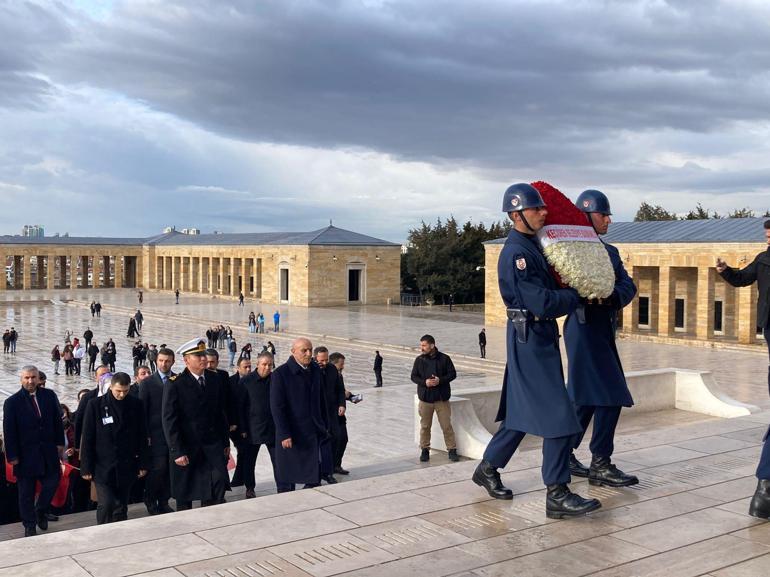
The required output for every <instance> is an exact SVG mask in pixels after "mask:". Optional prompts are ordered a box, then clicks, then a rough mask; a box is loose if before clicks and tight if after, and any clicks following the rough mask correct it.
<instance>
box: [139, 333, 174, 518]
mask: <svg viewBox="0 0 770 577" xmlns="http://www.w3.org/2000/svg"><path fill="white" fill-rule="evenodd" d="M156 365H157V369H158V370H157V371H155V372H154V373H153V374H152V375H151V376H149V377H147V378H146V379H144V380H143V381H142V382H141V383H139V398H140V399H141V401H142V403H144V415H145V418H146V420H147V437H148V439H149V442H150V448H149V452H150V463H149V469H148V471H147V479H146V480H145V487H144V504H145V506H146V507H147V512H148V513H149V514H150V515H158V514H160V513H173V512H174V510H173V509H172V508H171V507H170V506H169V504H168V500H169V499H170V498H171V481H170V479H169V461H168V444H167V443H166V436H165V435H164V434H163V389H164V388H165V387H166V384H167V383H168V381H169V379H170V378H171V377H173V376H174V374H175V373H174V371H172V370H171V367H173V366H174V351H172V350H171V349H168V348H162V349H160V350H159V351H158V358H157V360H156Z"/></svg>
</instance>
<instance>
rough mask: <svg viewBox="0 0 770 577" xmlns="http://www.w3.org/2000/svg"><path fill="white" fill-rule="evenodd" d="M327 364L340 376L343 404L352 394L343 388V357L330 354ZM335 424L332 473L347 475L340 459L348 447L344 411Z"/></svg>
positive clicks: (340, 413)
mask: <svg viewBox="0 0 770 577" xmlns="http://www.w3.org/2000/svg"><path fill="white" fill-rule="evenodd" d="M329 362H330V363H331V364H332V365H334V366H335V368H336V369H337V372H338V373H339V375H340V384H341V385H342V390H343V391H344V393H345V396H344V401H343V402H345V401H348V400H351V398H352V397H353V394H352V393H351V392H350V391H348V389H347V387H345V378H344V377H343V375H342V372H343V371H344V370H345V355H343V354H342V353H332V354H330V355H329ZM357 399H360V397H357V398H356V399H352V402H354V403H356V402H358V400H357ZM346 406H347V403H345V405H344V406H343V408H347V407H346ZM337 422H338V426H339V436H338V437H337V442H336V443H335V444H334V472H335V473H337V474H338V475H349V474H350V471H348V470H347V469H344V468H343V467H342V457H344V456H345V449H346V448H347V446H348V417H347V411H346V410H345V411H340V412H339V416H338V417H337Z"/></svg>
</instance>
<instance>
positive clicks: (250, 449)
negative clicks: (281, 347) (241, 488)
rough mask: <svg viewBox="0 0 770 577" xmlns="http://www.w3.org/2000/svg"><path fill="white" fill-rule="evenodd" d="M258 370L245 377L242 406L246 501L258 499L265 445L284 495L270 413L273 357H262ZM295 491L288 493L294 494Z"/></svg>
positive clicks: (241, 463)
mask: <svg viewBox="0 0 770 577" xmlns="http://www.w3.org/2000/svg"><path fill="white" fill-rule="evenodd" d="M256 364H257V368H256V369H255V370H254V372H253V373H250V374H249V375H248V376H246V377H244V378H243V380H242V381H241V384H242V386H243V397H242V402H241V403H239V410H240V419H239V422H240V424H241V426H240V428H241V438H242V441H241V443H240V449H239V456H238V465H239V466H240V467H241V469H242V473H243V483H244V485H246V498H247V499H252V498H254V497H256V494H255V493H254V487H255V486H256V478H255V475H254V467H255V466H256V464H257V455H258V454H259V448H260V447H261V446H262V445H265V446H266V447H267V452H268V453H269V454H270V462H271V463H272V465H273V477H274V478H275V479H276V488H277V489H278V492H279V493H280V492H282V489H284V487H282V486H281V485H279V483H278V479H277V476H276V469H275V423H274V422H273V415H272V414H271V413H270V375H271V373H272V372H273V355H271V354H270V353H268V352H263V353H260V354H259V356H258V357H257V360H256ZM291 488H292V487H287V488H286V489H288V490H291Z"/></svg>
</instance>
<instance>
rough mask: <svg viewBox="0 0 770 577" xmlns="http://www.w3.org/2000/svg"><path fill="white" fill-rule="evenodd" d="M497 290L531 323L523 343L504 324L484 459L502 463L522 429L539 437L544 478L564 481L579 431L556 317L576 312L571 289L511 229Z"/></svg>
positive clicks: (532, 243) (529, 239)
mask: <svg viewBox="0 0 770 577" xmlns="http://www.w3.org/2000/svg"><path fill="white" fill-rule="evenodd" d="M497 268H498V271H497V272H498V279H499V286H500V294H501V296H502V298H503V301H504V302H505V306H506V307H508V308H512V309H526V310H527V311H529V314H530V317H531V321H530V322H529V330H528V334H527V337H526V342H525V343H522V342H519V340H520V339H521V338H522V337H523V335H519V337H520V339H517V334H516V328H515V327H514V324H513V323H512V322H511V321H509V322H508V323H507V333H506V339H507V343H508V354H507V365H506V369H505V377H504V381H503V391H502V395H501V397H500V408H499V410H498V414H497V419H496V420H497V421H501V424H500V428H499V430H498V431H497V432H496V433H495V435H494V436H493V437H492V440H491V441H490V443H489V446H488V447H487V449H486V451H485V452H484V460H486V461H488V462H489V463H490V464H491V465H492V466H493V467H495V468H502V467H505V466H506V464H507V463H508V461H509V460H510V458H511V456H513V453H514V452H515V451H516V448H517V447H518V446H519V443H520V442H521V440H522V439H523V438H524V435H526V434H527V433H530V434H533V435H538V436H540V437H543V438H544V441H543V468H542V472H543V481H544V482H545V484H546V485H552V484H557V483H568V482H569V479H570V476H569V466H568V459H569V452H570V450H571V447H572V440H573V438H574V435H575V434H577V433H579V432H580V431H581V430H582V429H581V427H580V424H579V423H578V420H577V417H576V416H575V410H574V407H573V405H572V401H571V400H570V398H569V395H567V390H566V388H565V385H564V373H563V371H562V365H561V354H560V352H559V330H558V327H557V325H556V321H555V320H553V319H555V318H556V317H560V316H563V315H565V314H568V313H570V312H571V311H573V310H575V308H576V307H577V306H578V303H579V297H578V293H577V292H576V291H574V290H573V289H561V288H559V287H558V285H557V284H556V281H555V280H554V278H553V276H552V275H551V273H550V271H549V268H548V263H547V262H546V260H545V257H544V256H543V253H542V251H541V249H540V246H539V245H538V244H537V241H536V239H535V238H534V237H533V236H529V235H525V234H522V233H520V232H518V231H516V230H512V231H511V232H510V233H509V235H508V238H507V239H506V241H505V246H504V247H503V250H502V252H501V253H500V260H499V261H498V267H497Z"/></svg>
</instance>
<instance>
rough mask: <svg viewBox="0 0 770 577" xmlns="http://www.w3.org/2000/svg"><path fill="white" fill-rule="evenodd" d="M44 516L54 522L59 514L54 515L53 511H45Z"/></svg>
mask: <svg viewBox="0 0 770 577" xmlns="http://www.w3.org/2000/svg"><path fill="white" fill-rule="evenodd" d="M45 518H46V519H48V520H49V521H53V522H54V523H55V522H56V521H58V520H59V516H58V515H54V514H53V513H46V514H45Z"/></svg>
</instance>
